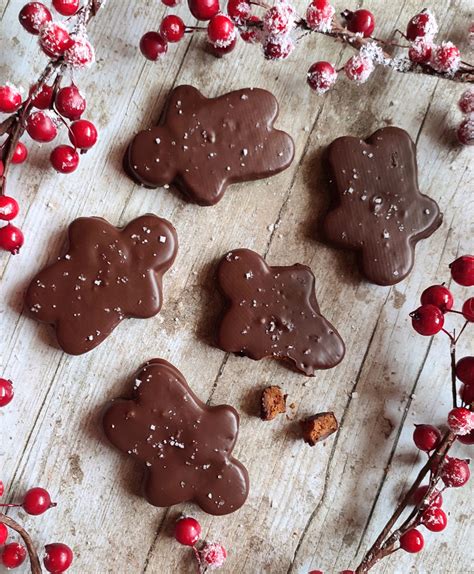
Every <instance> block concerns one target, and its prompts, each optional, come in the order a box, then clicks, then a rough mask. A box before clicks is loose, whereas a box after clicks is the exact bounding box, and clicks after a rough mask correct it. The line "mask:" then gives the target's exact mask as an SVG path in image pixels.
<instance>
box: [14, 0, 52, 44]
mask: <svg viewBox="0 0 474 574" xmlns="http://www.w3.org/2000/svg"><path fill="white" fill-rule="evenodd" d="M18 19H19V20H20V24H21V25H22V26H23V28H24V29H25V30H26V31H27V32H29V33H30V34H34V35H35V36H37V35H38V34H39V32H40V30H41V28H42V27H43V26H44V25H45V24H46V23H47V22H51V20H52V19H53V17H52V16H51V12H50V11H49V10H48V8H46V6H45V5H44V4H42V3H41V2H28V4H25V5H24V6H23V8H22V9H21V11H20V14H19V15H18Z"/></svg>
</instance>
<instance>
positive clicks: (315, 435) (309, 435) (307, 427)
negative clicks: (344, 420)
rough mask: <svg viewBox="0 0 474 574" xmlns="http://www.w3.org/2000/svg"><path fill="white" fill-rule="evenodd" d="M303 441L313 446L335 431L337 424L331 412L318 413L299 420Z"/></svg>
mask: <svg viewBox="0 0 474 574" xmlns="http://www.w3.org/2000/svg"><path fill="white" fill-rule="evenodd" d="M300 424H301V429H302V431H303V439H304V442H306V443H307V444H309V445H310V446H314V445H315V444H316V443H317V442H319V441H322V440H325V439H327V438H328V436H330V435H332V434H333V433H335V432H336V431H337V429H338V428H339V425H338V423H337V419H336V417H335V416H334V413H333V412H327V413H318V414H317V415H313V416H311V417H308V418H307V419H304V420H303V421H301V422H300Z"/></svg>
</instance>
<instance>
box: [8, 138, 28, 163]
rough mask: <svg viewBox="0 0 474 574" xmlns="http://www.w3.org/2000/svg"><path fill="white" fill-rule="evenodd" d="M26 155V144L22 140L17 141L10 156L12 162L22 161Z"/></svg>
mask: <svg viewBox="0 0 474 574" xmlns="http://www.w3.org/2000/svg"><path fill="white" fill-rule="evenodd" d="M27 157H28V150H27V149H26V145H25V144H24V143H22V142H18V143H17V144H16V148H15V151H14V153H13V156H12V163H23V162H24V161H26V158H27Z"/></svg>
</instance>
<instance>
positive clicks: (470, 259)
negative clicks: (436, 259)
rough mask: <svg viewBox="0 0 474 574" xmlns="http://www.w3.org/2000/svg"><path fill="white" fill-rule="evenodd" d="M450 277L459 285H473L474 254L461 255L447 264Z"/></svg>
mask: <svg viewBox="0 0 474 574" xmlns="http://www.w3.org/2000/svg"><path fill="white" fill-rule="evenodd" d="M449 268H450V269H451V277H452V278H453V279H454V281H456V283H458V284H459V285H463V286H464V287H472V286H473V285H474V255H462V256H461V257H458V259H456V260H455V261H453V262H452V263H451V265H450V266H449Z"/></svg>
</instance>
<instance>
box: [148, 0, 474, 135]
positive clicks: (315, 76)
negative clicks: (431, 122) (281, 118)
mask: <svg viewBox="0 0 474 574" xmlns="http://www.w3.org/2000/svg"><path fill="white" fill-rule="evenodd" d="M162 2H163V4H165V5H166V6H170V7H174V6H176V4H177V3H178V0H162ZM188 7H189V10H190V12H191V14H192V15H193V16H194V17H195V18H196V19H197V20H200V21H204V22H206V21H207V22H208V24H207V27H199V26H198V27H196V26H186V24H185V23H184V22H183V20H182V19H181V18H180V17H179V16H176V15H168V16H166V17H165V18H164V19H163V21H162V22H161V26H160V29H159V31H157V32H155V31H153V32H147V33H146V34H145V35H144V36H143V37H142V39H141V42H140V48H141V51H142V53H143V55H144V56H145V57H146V58H148V59H149V60H158V59H159V58H161V57H162V56H163V55H164V54H166V52H167V50H168V44H169V43H173V42H179V41H180V40H181V39H182V38H183V37H184V34H185V33H192V32H201V31H204V32H207V42H208V45H209V48H210V50H211V52H213V53H214V54H215V55H216V56H222V55H224V54H226V53H228V52H231V51H232V50H233V49H234V47H235V45H236V42H237V38H238V36H240V37H241V38H242V40H244V41H245V42H247V43H250V44H259V45H260V46H261V48H262V50H263V55H264V57H265V58H266V59H268V60H284V59H286V58H288V56H289V55H290V54H291V53H292V51H293V50H294V48H295V45H296V42H297V39H295V32H296V31H304V32H316V33H319V34H324V35H327V36H331V37H333V38H336V39H338V40H342V41H343V42H346V43H347V44H349V45H350V46H352V47H353V48H355V49H356V50H357V51H358V53H357V54H356V55H354V56H352V57H351V58H349V60H348V61H347V62H346V63H345V65H344V66H343V67H342V68H340V69H338V70H336V69H335V67H334V66H333V65H332V64H331V63H329V62H325V61H318V62H315V63H314V64H313V65H312V66H311V67H310V68H309V70H308V73H307V81H308V84H309V86H310V87H311V88H312V89H313V90H315V91H316V92H317V93H318V94H324V93H325V92H327V91H328V90H329V89H330V88H331V87H332V86H333V85H334V84H335V83H336V80H337V77H338V74H339V73H340V72H343V73H344V74H345V75H346V77H347V78H349V80H351V81H353V82H356V83H358V84H362V83H364V82H366V81H367V80H368V78H369V77H370V75H371V74H372V72H373V71H374V69H375V67H376V65H379V64H380V65H383V66H388V67H390V68H392V69H394V70H396V71H399V72H417V73H425V74H430V75H437V76H440V77H446V78H450V79H456V80H459V81H468V82H474V66H471V65H469V64H465V63H463V62H462V61H461V54H460V52H459V49H458V48H457V47H456V46H455V45H454V44H453V43H452V42H449V41H447V42H442V43H441V44H439V45H436V44H435V43H434V38H435V35H436V34H437V32H438V25H437V23H436V19H435V17H434V15H433V14H432V13H431V12H430V11H429V10H423V11H422V12H420V13H419V14H417V15H416V16H414V17H413V18H412V19H411V20H410V22H409V23H408V26H407V31H406V34H402V36H403V37H404V39H405V40H407V41H408V42H409V44H408V45H405V46H400V45H399V44H395V43H394V42H384V41H382V40H378V39H377V40H375V39H374V38H372V33H373V32H374V29H375V18H374V15H373V14H372V12H370V11H369V10H365V9H360V10H356V11H355V12H352V11H350V10H344V11H343V12H342V13H341V18H340V19H337V18H336V17H335V14H336V9H335V8H334V6H333V5H332V4H331V3H330V0H311V3H310V4H309V6H308V7H307V10H306V14H305V17H300V16H298V15H297V13H296V9H295V8H294V6H293V5H292V4H291V2H290V1H289V0H276V1H275V4H274V5H273V6H268V5H267V4H266V3H265V2H262V1H258V0H257V1H251V0H228V2H227V14H224V13H223V12H222V11H221V7H220V4H219V0H188ZM255 8H256V9H257V10H259V12H260V13H259V14H255V13H254V9H255ZM381 46H384V47H390V48H393V47H397V48H403V49H405V51H406V53H407V56H397V57H395V56H392V55H389V54H388V53H386V52H385V51H384V50H383V49H382V47H381ZM461 141H462V140H461Z"/></svg>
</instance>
